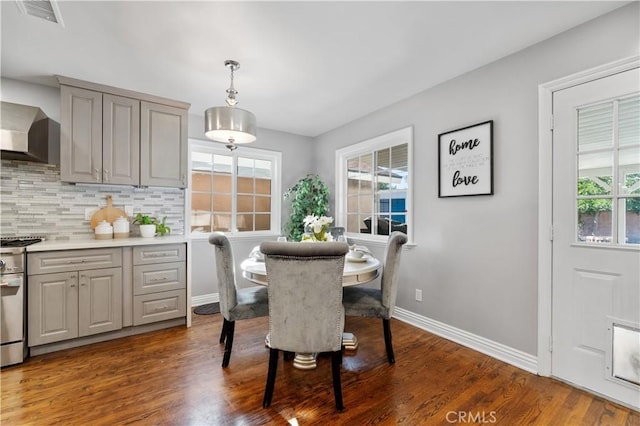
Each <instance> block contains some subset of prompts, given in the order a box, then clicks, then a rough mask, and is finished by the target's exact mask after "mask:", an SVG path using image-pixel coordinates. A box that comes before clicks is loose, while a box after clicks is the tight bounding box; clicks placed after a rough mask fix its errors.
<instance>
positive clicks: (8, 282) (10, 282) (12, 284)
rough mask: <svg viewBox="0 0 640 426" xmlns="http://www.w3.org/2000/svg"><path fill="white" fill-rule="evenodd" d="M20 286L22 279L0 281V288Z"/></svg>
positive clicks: (3, 279)
mask: <svg viewBox="0 0 640 426" xmlns="http://www.w3.org/2000/svg"><path fill="white" fill-rule="evenodd" d="M21 285H22V278H14V279H5V278H4V277H3V278H2V281H0V287H2V288H5V287H20V286H21Z"/></svg>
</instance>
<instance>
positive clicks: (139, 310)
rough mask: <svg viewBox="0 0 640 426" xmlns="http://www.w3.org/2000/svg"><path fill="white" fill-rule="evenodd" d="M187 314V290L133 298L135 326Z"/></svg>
mask: <svg viewBox="0 0 640 426" xmlns="http://www.w3.org/2000/svg"><path fill="white" fill-rule="evenodd" d="M186 314H187V304H186V290H173V291H163V292H161V293H153V294H144V295H142V296H134V298H133V325H141V324H148V323H152V322H157V321H164V320H168V319H172V318H180V317H184V316H186Z"/></svg>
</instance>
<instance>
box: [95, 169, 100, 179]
mask: <svg viewBox="0 0 640 426" xmlns="http://www.w3.org/2000/svg"><path fill="white" fill-rule="evenodd" d="M95 172H96V180H97V181H98V182H99V181H100V170H99V169H97V168H96V169H95Z"/></svg>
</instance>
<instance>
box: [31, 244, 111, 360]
mask: <svg viewBox="0 0 640 426" xmlns="http://www.w3.org/2000/svg"><path fill="white" fill-rule="evenodd" d="M27 265H28V266H27V268H28V269H27V271H28V281H27V282H28V296H27V299H28V308H29V315H28V331H29V333H28V341H29V346H30V347H32V346H39V345H44V344H47V343H53V342H59V341H63V340H68V339H74V338H77V337H84V336H90V335H94V334H99V333H105V332H108V331H113V330H119V329H121V328H122V296H123V295H122V286H123V274H122V249H120V248H111V249H88V250H66V251H51V252H38V253H29V254H28V260H27Z"/></svg>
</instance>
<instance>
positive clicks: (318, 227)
mask: <svg viewBox="0 0 640 426" xmlns="http://www.w3.org/2000/svg"><path fill="white" fill-rule="evenodd" d="M332 222H333V218H332V217H328V216H320V217H318V216H315V215H309V216H307V217H305V218H304V226H305V227H306V226H308V227H310V228H311V230H313V232H314V233H316V234H319V233H320V232H322V230H323V229H324V230H325V231H326V230H327V229H328V227H329V225H330V224H331V223H332Z"/></svg>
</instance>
